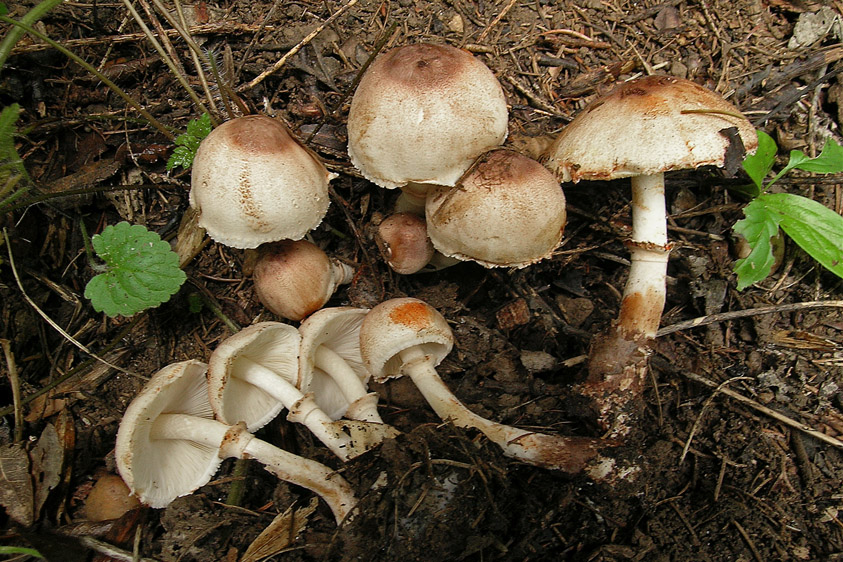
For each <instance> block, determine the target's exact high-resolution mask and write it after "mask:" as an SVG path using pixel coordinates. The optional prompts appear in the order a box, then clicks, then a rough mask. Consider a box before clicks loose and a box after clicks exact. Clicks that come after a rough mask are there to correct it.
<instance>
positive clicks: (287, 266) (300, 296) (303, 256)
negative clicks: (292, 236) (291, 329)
mask: <svg viewBox="0 0 843 562" xmlns="http://www.w3.org/2000/svg"><path fill="white" fill-rule="evenodd" d="M252 278H253V280H254V283H255V292H256V293H257V295H258V299H260V301H261V303H263V305H264V306H265V307H266V308H268V309H269V310H271V311H272V312H273V313H274V314H277V315H278V316H281V317H282V318H287V319H289V320H301V319H302V318H304V317H305V316H307V315H309V314H312V313H313V312H315V311H317V310H319V309H320V308H322V307H323V306H324V305H325V303H326V302H328V300H329V299H330V298H331V295H333V294H334V290H335V289H336V287H337V285H338V284H339V281H341V280H338V279H335V272H334V265H333V263H332V262H331V258H329V257H328V255H327V254H326V253H325V252H323V251H322V249H321V248H319V246H317V245H315V244H313V243H312V242H309V241H307V240H281V241H279V242H274V243H272V244H266V245H264V246H261V248H260V250H259V255H258V259H257V262H256V263H255V269H254V272H253V274H252Z"/></svg>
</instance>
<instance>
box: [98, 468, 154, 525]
mask: <svg viewBox="0 0 843 562" xmlns="http://www.w3.org/2000/svg"><path fill="white" fill-rule="evenodd" d="M131 493H132V490H131V489H130V488H129V487H128V486H127V485H126V483H125V482H124V481H123V479H122V478H120V477H119V476H117V475H116V474H106V475H105V476H103V477H101V478H100V479H99V480H97V481H96V483H95V484H94V486H93V487H92V488H91V492H90V493H89V494H88V497H87V498H86V499H85V517H86V518H87V519H88V521H108V520H109V519H117V518H118V517H122V516H123V514H124V513H126V512H127V511H130V510H132V509H134V508H136V507H138V506H139V505H140V502H139V501H138V498H136V497H135V496H133V495H131Z"/></svg>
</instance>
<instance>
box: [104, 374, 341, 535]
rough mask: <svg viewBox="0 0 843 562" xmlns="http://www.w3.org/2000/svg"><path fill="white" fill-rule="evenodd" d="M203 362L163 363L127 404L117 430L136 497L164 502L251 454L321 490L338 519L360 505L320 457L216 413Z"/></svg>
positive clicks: (123, 469) (120, 462) (123, 471)
mask: <svg viewBox="0 0 843 562" xmlns="http://www.w3.org/2000/svg"><path fill="white" fill-rule="evenodd" d="M205 372H206V365H205V364H204V363H201V362H199V361H194V360H190V361H183V362H181V363H174V364H172V365H169V366H167V367H165V368H163V369H162V370H161V371H159V372H158V373H156V374H155V375H153V376H152V378H150V380H149V382H147V384H146V386H145V387H144V388H143V390H142V391H141V392H140V394H138V395H137V397H136V398H135V399H134V400H133V401H132V403H131V404H129V407H128V408H127V409H126V413H125V414H124V415H123V419H122V421H121V422H120V428H119V430H118V432H117V445H116V450H115V451H116V457H117V467H118V469H119V471H120V475H121V476H122V477H123V480H124V481H125V482H126V484H127V485H128V486H129V488H131V489H132V492H133V493H134V494H135V495H136V496H138V498H139V499H140V500H141V501H142V502H144V503H146V504H148V505H150V506H151V507H155V508H159V507H165V506H167V505H168V504H169V503H170V502H172V501H173V500H174V499H176V498H177V497H179V496H184V495H187V494H190V493H192V492H193V491H194V490H196V489H197V488H199V487H200V486H204V485H205V484H207V483H208V481H209V480H210V479H211V476H213V474H214V473H215V472H216V471H217V469H218V468H219V465H220V463H221V462H222V461H223V459H226V458H230V457H234V458H254V459H256V460H258V461H259V462H261V463H262V464H263V465H264V467H265V468H266V470H268V471H269V472H271V473H272V474H274V475H276V476H277V477H278V478H281V479H282V480H286V481H287V482H290V483H292V484H295V485H297V486H301V487H303V488H307V489H308V490H311V491H313V492H315V493H316V494H318V495H320V496H321V497H322V499H324V500H325V502H326V503H327V504H328V506H329V507H330V508H331V511H332V512H333V514H334V517H335V519H336V521H337V523H338V524H339V523H341V522H343V521H344V520H346V518H347V516H348V514H349V513H350V511H351V510H352V509H353V508H354V506H355V505H356V503H357V499H356V498H355V496H354V492H353V490H352V489H351V487H350V486H349V485H348V483H347V482H346V481H345V480H344V479H343V478H342V477H341V476H339V475H338V474H336V472H335V471H333V470H331V469H330V468H328V467H327V466H324V465H322V464H320V463H318V462H315V461H312V460H310V459H306V458H303V457H300V456H298V455H294V454H292V453H288V452H287V451H284V450H283V449H279V448H278V447H275V446H274V445H271V444H269V443H267V442H265V441H262V440H260V439H256V438H255V437H254V436H253V435H252V434H251V433H249V432H248V431H247V430H246V427H245V425H244V424H237V425H227V424H225V423H223V422H220V421H217V420H215V419H213V411H212V409H211V405H210V403H209V402H208V384H207V381H206V379H205Z"/></svg>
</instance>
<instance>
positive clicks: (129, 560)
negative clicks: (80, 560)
mask: <svg viewBox="0 0 843 562" xmlns="http://www.w3.org/2000/svg"><path fill="white" fill-rule="evenodd" d="M79 542H81V543H82V545H84V546H85V547H87V548H90V549H91V550H93V551H95V552H99V553H100V554H104V555H106V556H108V557H109V558H113V559H114V560H120V561H121V562H157V560H156V559H154V558H146V557H137V556H135V554H134V553H132V552H129V551H128V550H123V549H122V548H117V547H116V546H114V545H111V544H108V543H107V542H103V541H100V540H97V539H95V538H94V537H79Z"/></svg>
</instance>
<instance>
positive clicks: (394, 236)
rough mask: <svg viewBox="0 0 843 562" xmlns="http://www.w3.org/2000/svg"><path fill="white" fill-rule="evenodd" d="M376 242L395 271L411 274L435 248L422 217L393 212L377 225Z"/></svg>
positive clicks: (425, 261) (420, 266)
mask: <svg viewBox="0 0 843 562" xmlns="http://www.w3.org/2000/svg"><path fill="white" fill-rule="evenodd" d="M375 242H377V245H378V248H379V249H380V251H381V254H383V257H384V259H386V263H387V264H389V267H391V268H392V270H393V271H394V272H395V273H399V274H401V275H410V274H412V273H417V272H419V271H421V270H422V269H424V267H425V266H426V265H427V264H428V262H430V259H431V258H432V257H433V253H434V252H435V250H434V249H433V244H432V243H431V241H430V238H429V237H428V236H427V223H426V222H425V220H424V217H421V216H419V215H417V214H415V213H394V214H392V215H389V216H388V217H386V218H385V219H383V221H381V223H380V224H379V225H378V230H377V234H376V235H375Z"/></svg>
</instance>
